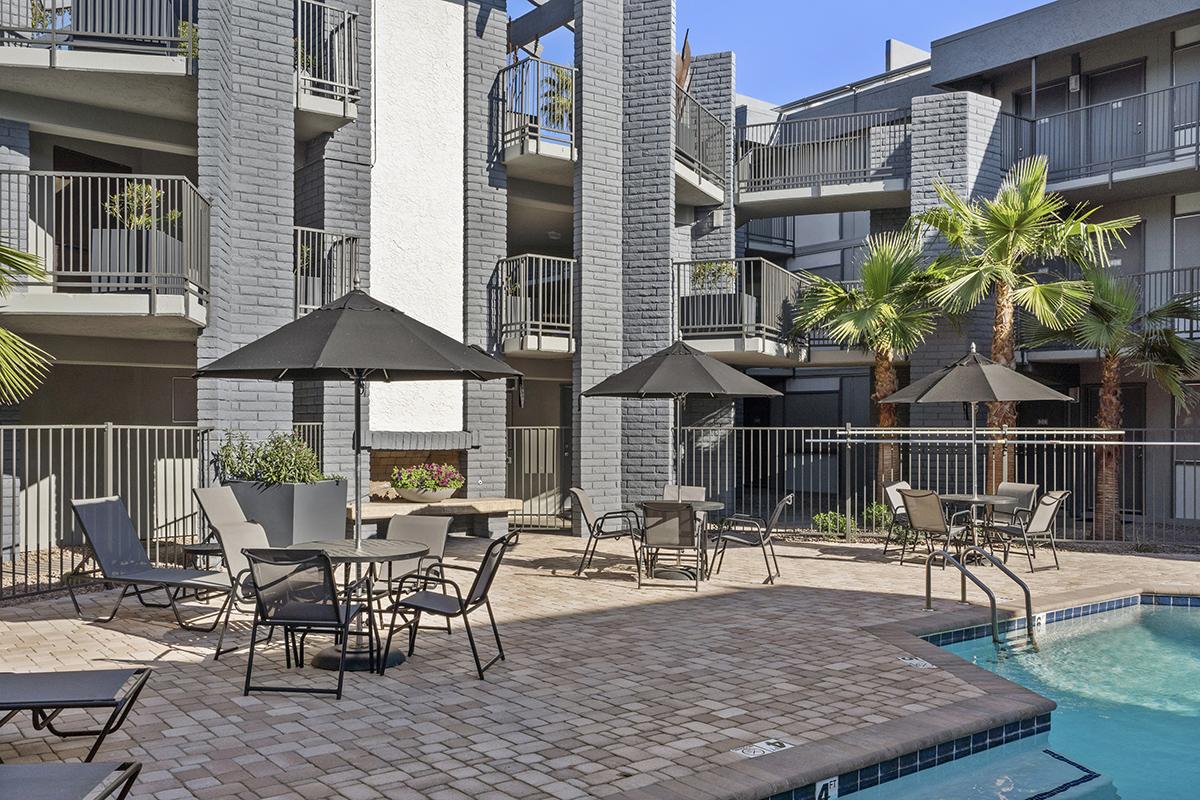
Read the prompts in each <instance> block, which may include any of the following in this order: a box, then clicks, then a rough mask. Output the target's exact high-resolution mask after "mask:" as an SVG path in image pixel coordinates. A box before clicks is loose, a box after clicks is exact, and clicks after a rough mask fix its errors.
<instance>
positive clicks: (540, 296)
mask: <svg viewBox="0 0 1200 800" xmlns="http://www.w3.org/2000/svg"><path fill="white" fill-rule="evenodd" d="M574 272H575V260H574V259H571V258H554V257H552V256H539V255H528V254H526V255H521V256H514V257H512V258H505V259H501V260H500V261H499V263H497V264H496V283H497V287H498V289H499V306H500V334H499V339H500V343H501V346H502V347H503V349H504V353H505V354H506V355H515V356H525V357H529V358H555V357H560V356H565V355H570V354H571V353H573V352H575V339H574V334H573V332H572V331H573V328H572V321H573V318H574V317H573V312H572V302H571V301H572V294H571V286H572V281H573V274H574Z"/></svg>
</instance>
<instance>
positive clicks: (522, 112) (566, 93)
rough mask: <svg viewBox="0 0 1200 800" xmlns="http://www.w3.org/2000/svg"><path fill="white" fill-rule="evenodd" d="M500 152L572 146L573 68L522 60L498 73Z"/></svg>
mask: <svg viewBox="0 0 1200 800" xmlns="http://www.w3.org/2000/svg"><path fill="white" fill-rule="evenodd" d="M500 94H501V107H502V109H503V123H502V124H501V125H500V126H499V135H500V140H499V143H498V145H499V149H500V152H504V150H505V149H507V148H508V147H511V146H514V145H516V146H528V145H530V144H533V143H541V142H547V143H551V144H558V145H564V146H566V147H568V148H573V147H574V143H575V68H574V67H571V66H567V65H565V64H554V63H551V62H549V61H542V60H541V59H540V58H522V59H519V60H518V61H516V62H514V63H512V64H510V65H508V66H507V67H505V68H504V69H502V70H500Z"/></svg>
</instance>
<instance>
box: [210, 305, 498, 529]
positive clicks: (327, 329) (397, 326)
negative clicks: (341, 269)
mask: <svg viewBox="0 0 1200 800" xmlns="http://www.w3.org/2000/svg"><path fill="white" fill-rule="evenodd" d="M196 376H197V377H199V378H256V379H259V380H271V381H329V382H332V381H352V382H353V383H354V541H355V543H356V544H359V543H361V542H362V487H361V482H362V477H361V474H360V473H361V471H362V470H361V464H360V458H361V450H362V448H361V443H362V395H363V390H364V388H365V383H366V382H367V381H384V382H391V381H436V380H458V379H463V378H467V379H471V380H479V381H488V380H492V379H494V378H519V377H521V373H520V372H518V371H517V370H515V369H513V368H512V367H510V366H508V365H507V364H505V363H504V362H502V361H497V360H496V359H494V358H492V357H491V356H489V355H487V354H486V353H484V352H483V351H482V350H480V349H479V348H477V347H473V346H468V345H465V344H463V343H462V342H459V341H457V340H455V339H452V338H450V337H449V336H447V335H446V334H444V333H442V332H440V331H437V330H435V329H433V328H431V327H429V326H428V325H425V324H422V323H420V322H417V321H416V320H415V319H413V318H412V317H409V316H407V315H406V314H404V313H402V312H400V311H397V310H396V309H394V308H392V307H391V306H389V305H387V304H386V303H381V302H380V301H378V300H376V299H375V298H373V297H371V296H370V295H368V294H367V293H366V292H363V291H360V290H358V289H355V290H354V291H352V292H349V293H348V294H346V295H343V296H342V297H339V298H338V299H337V300H334V301H333V302H332V303H329V304H328V305H325V306H322V307H321V308H318V309H317V310H316V311H313V312H311V313H309V314H306V315H305V316H303V317H301V318H300V319H298V320H296V321H295V322H289V323H288V324H287V325H284V326H283V327H281V328H279V329H278V330H275V331H272V332H271V333H268V334H267V335H266V336H263V337H262V338H261V339H256V340H255V341H253V342H250V343H249V344H247V345H245V346H244V347H241V348H238V349H237V350H234V351H233V352H232V353H230V354H228V355H226V356H223V357H221V358H219V359H217V360H216V361H214V362H212V363H211V364H209V365H208V366H206V367H201V368H200V369H199V370H197V372H196Z"/></svg>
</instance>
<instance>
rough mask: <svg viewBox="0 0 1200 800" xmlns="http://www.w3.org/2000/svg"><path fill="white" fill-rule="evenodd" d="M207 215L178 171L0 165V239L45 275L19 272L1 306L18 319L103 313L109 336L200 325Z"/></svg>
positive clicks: (204, 305)
mask: <svg viewBox="0 0 1200 800" xmlns="http://www.w3.org/2000/svg"><path fill="white" fill-rule="evenodd" d="M209 217H210V212H209V204H208V202H207V201H206V200H205V199H204V198H203V197H201V196H200V193H199V191H197V189H196V187H195V186H194V185H193V184H192V182H191V181H190V180H188V179H187V178H183V177H176V176H161V175H123V174H122V175H117V174H104V173H82V172H27V171H12V170H4V171H0V239H3V240H4V241H6V242H8V243H10V244H12V245H15V246H16V247H18V248H20V249H22V250H25V251H27V252H31V253H33V254H34V255H36V256H37V257H38V259H39V260H40V261H41V263H42V264H43V266H44V268H45V270H46V274H47V280H46V281H45V282H40V281H34V280H26V281H24V282H23V283H22V285H20V286H18V287H17V289H16V291H14V292H13V293H12V294H11V295H10V296H9V297H8V298H7V300H5V301H4V306H3V308H2V310H3V311H4V312H5V313H6V314H8V315H10V317H13V318H15V317H17V316H18V315H19V316H20V317H21V320H20V321H19V323H18V327H28V326H31V325H37V324H39V323H38V320H40V319H44V320H45V321H47V322H48V324H51V325H52V326H53V319H54V318H56V317H57V318H61V316H62V315H79V316H90V317H97V316H98V317H105V318H108V320H109V323H108V324H109V328H108V329H107V333H108V335H116V334H118V333H120V332H121V331H119V330H118V328H121V327H122V326H124V327H127V328H128V329H129V332H128V333H127V335H131V336H136V335H144V334H149V333H152V332H154V331H161V330H163V329H166V328H173V329H174V328H177V329H179V330H185V329H187V328H191V329H193V330H194V329H195V328H197V327H202V326H203V325H205V324H206V322H207V306H208V289H209ZM145 318H155V319H156V320H157V323H156V324H155V325H152V326H148V325H146V324H144V323H143V322H139V321H138V320H139V319H141V320H144V319H145ZM58 325H59V326H61V322H60V323H58ZM151 329H153V330H151Z"/></svg>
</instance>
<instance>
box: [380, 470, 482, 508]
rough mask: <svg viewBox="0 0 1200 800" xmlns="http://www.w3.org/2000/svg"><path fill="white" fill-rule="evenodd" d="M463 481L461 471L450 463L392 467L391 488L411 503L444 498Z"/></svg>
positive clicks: (433, 501)
mask: <svg viewBox="0 0 1200 800" xmlns="http://www.w3.org/2000/svg"><path fill="white" fill-rule="evenodd" d="M465 483H466V479H465V478H464V477H463V475H462V473H461V472H459V471H458V470H457V469H456V468H455V467H454V466H453V465H451V464H418V465H416V466H414V467H403V468H401V467H394V468H393V469H392V488H393V489H395V490H396V494H398V495H400V497H402V498H403V499H405V500H408V501H409V502H411V503H436V502H438V501H441V500H445V499H447V498H448V497H450V496H451V495H452V494H454V493H455V492H456V491H458V490H459V489H461V488H462V487H463V485H464V484H465Z"/></svg>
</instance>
